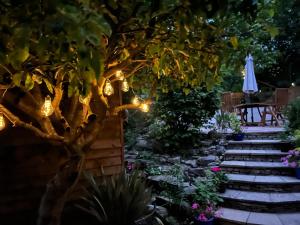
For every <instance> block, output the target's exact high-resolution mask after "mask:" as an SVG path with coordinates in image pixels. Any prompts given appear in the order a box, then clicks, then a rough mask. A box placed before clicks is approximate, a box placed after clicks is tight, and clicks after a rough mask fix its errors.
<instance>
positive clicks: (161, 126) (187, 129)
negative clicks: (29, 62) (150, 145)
mask: <svg viewBox="0 0 300 225" xmlns="http://www.w3.org/2000/svg"><path fill="white" fill-rule="evenodd" d="M219 103H220V99H219V93H218V90H216V89H213V90H210V91H207V90H206V88H197V89H194V90H192V91H191V92H189V93H188V94H186V93H184V92H183V91H177V92H169V93H167V94H162V95H161V96H160V98H159V99H158V101H157V102H156V103H155V105H154V107H153V114H152V117H153V119H152V121H153V122H152V125H151V126H150V128H151V131H150V136H151V137H152V138H153V139H154V140H155V141H157V142H158V143H159V144H160V145H161V148H162V149H163V151H168V152H169V153H175V152H180V151H182V153H184V150H187V149H189V148H192V147H195V146H196V145H197V144H199V133H200V131H199V129H200V127H201V126H202V125H204V124H205V123H206V122H207V121H208V120H209V119H211V118H212V117H213V116H214V114H215V112H216V110H217V109H218V108H219Z"/></svg>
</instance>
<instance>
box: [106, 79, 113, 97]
mask: <svg viewBox="0 0 300 225" xmlns="http://www.w3.org/2000/svg"><path fill="white" fill-rule="evenodd" d="M103 91H104V94H106V95H108V96H110V95H112V94H113V93H114V88H113V86H112V85H111V83H110V81H109V80H106V83H105V86H104V90H103Z"/></svg>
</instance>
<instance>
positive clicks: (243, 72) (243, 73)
mask: <svg viewBox="0 0 300 225" xmlns="http://www.w3.org/2000/svg"><path fill="white" fill-rule="evenodd" d="M242 76H243V77H244V79H245V77H246V69H243V70H242Z"/></svg>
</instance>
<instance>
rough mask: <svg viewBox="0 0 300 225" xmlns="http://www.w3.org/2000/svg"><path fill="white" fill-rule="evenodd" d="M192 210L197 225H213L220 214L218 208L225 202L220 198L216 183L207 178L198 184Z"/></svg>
mask: <svg viewBox="0 0 300 225" xmlns="http://www.w3.org/2000/svg"><path fill="white" fill-rule="evenodd" d="M193 202H194V203H193V204H192V209H193V211H194V214H193V216H194V217H193V220H194V224H195V225H212V224H214V220H215V218H216V217H217V216H219V213H218V212H217V209H218V208H217V206H218V204H219V203H221V202H223V199H222V198H221V197H220V196H219V194H218V192H217V189H216V185H215V183H214V182H213V181H212V180H211V179H209V177H207V179H206V180H200V181H198V182H196V190H195V193H194V194H193Z"/></svg>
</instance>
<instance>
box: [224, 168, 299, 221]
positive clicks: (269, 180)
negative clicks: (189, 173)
mask: <svg viewBox="0 0 300 225" xmlns="http://www.w3.org/2000/svg"><path fill="white" fill-rule="evenodd" d="M227 176H228V179H229V182H243V183H253V184H255V183H256V184H291V185H292V184H300V179H297V178H295V177H291V176H275V175H265V176H262V175H248V174H227ZM299 225H300V224H299Z"/></svg>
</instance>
